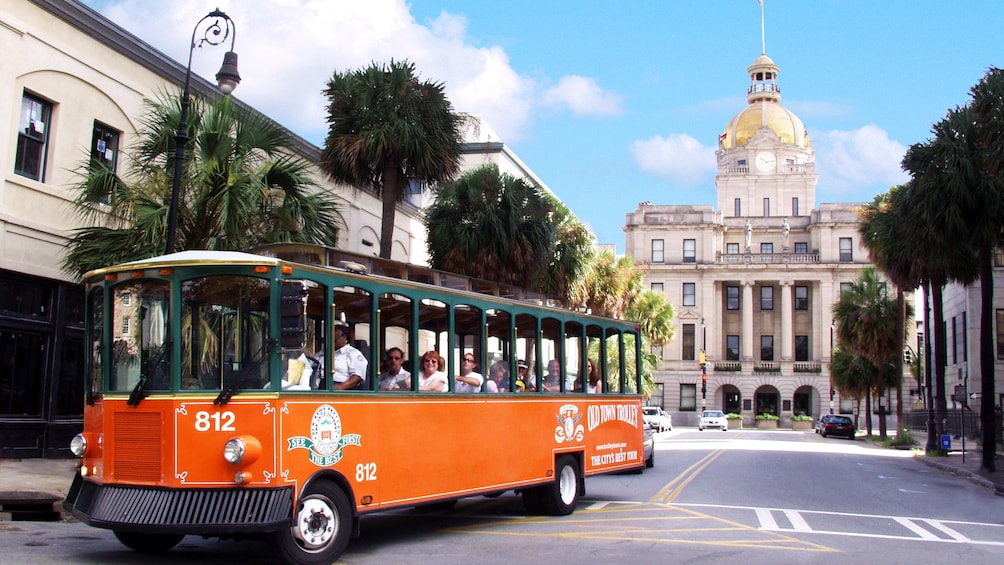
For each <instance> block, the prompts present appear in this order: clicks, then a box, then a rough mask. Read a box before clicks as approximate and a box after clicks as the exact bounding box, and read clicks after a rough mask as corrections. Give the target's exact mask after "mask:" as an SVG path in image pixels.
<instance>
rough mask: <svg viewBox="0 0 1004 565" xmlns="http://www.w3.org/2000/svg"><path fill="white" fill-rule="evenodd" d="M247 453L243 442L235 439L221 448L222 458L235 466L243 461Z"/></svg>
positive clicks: (237, 438)
mask: <svg viewBox="0 0 1004 565" xmlns="http://www.w3.org/2000/svg"><path fill="white" fill-rule="evenodd" d="M246 451H247V446H246V445H245V444H244V440H243V439H241V438H239V437H235V438H233V439H231V440H229V441H227V444H226V445H225V446H223V458H224V459H226V460H227V461H228V462H230V463H233V464H237V463H240V462H241V461H242V460H243V459H244V453H245V452H246Z"/></svg>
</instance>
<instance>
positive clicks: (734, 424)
mask: <svg viewBox="0 0 1004 565" xmlns="http://www.w3.org/2000/svg"><path fill="white" fill-rule="evenodd" d="M725 418H726V419H727V420H728V421H729V429H730V430H741V429H743V415H742V414H736V413H735V412H729V413H728V414H726V415H725Z"/></svg>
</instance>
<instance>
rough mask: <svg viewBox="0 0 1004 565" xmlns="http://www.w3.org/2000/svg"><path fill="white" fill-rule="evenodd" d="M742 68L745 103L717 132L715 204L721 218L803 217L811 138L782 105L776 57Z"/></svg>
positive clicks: (809, 191)
mask: <svg viewBox="0 0 1004 565" xmlns="http://www.w3.org/2000/svg"><path fill="white" fill-rule="evenodd" d="M746 72H747V73H749V77H750V85H749V89H748V90H747V92H746V101H747V102H748V106H746V108H744V109H743V110H742V111H741V112H739V113H738V114H736V116H735V117H733V118H732V119H731V120H730V121H729V124H728V125H727V126H726V127H725V131H724V132H723V133H722V134H721V135H720V136H718V151H717V157H718V175H717V176H716V177H715V188H716V190H717V193H718V208H719V210H721V211H722V215H723V216H724V217H747V218H749V217H770V216H783V217H796V216H806V215H808V214H809V211H810V210H812V208H813V206H815V196H816V181H817V177H816V171H815V152H814V151H813V149H812V141H811V140H810V139H809V136H808V134H807V133H806V131H805V125H804V124H803V123H802V120H800V119H798V116H796V115H795V114H794V113H792V112H791V111H790V110H788V109H787V108H785V107H784V106H781V88H780V86H779V85H778V83H777V75H778V66H777V65H775V64H774V61H773V60H771V58H770V57H768V56H767V55H766V54H761V55H760V56H759V57H758V58H757V60H756V61H754V62H753V64H752V65H750V66H749V67H748V68H747V69H746Z"/></svg>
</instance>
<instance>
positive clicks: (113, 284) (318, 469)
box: [65, 245, 651, 563]
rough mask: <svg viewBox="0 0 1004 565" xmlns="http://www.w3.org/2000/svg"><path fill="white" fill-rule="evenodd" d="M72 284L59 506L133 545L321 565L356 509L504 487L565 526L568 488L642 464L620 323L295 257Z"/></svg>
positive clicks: (234, 258)
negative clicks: (75, 390) (246, 540)
mask: <svg viewBox="0 0 1004 565" xmlns="http://www.w3.org/2000/svg"><path fill="white" fill-rule="evenodd" d="M346 258H349V259H353V261H346V260H345V259H346ZM361 263H366V264H361ZM84 283H85V285H86V297H87V314H86V317H87V340H88V343H89V355H88V365H87V371H88V378H87V379H86V380H87V391H86V406H85V411H84V431H83V433H81V434H80V435H79V436H77V437H76V438H75V439H74V441H73V445H72V449H73V451H74V453H75V454H77V455H78V456H80V457H81V467H80V472H79V474H78V475H77V476H76V477H75V479H74V482H73V486H72V488H71V491H70V493H69V495H68V497H67V501H66V503H65V504H66V507H67V508H68V509H69V510H70V511H71V512H72V513H73V515H74V516H75V517H77V518H78V519H80V520H82V521H84V522H86V523H88V524H90V525H92V526H97V527H100V528H108V529H111V530H113V531H114V532H115V535H116V536H117V537H118V538H119V540H121V541H122V542H123V543H124V544H125V545H127V546H129V547H131V548H134V549H138V550H144V551H160V550H168V549H170V548H171V547H173V546H174V545H176V544H177V543H178V542H179V541H180V540H181V539H182V538H183V537H184V536H185V535H188V534H194V535H200V536H220V537H242V536H249V537H250V536H254V537H261V535H263V534H267V535H269V536H270V539H271V540H272V544H273V545H274V547H275V548H276V550H277V551H278V553H279V554H280V555H281V556H282V557H283V559H285V560H286V561H288V562H291V563H331V562H332V561H334V560H335V559H337V558H338V556H339V555H341V553H342V552H343V551H344V550H345V548H346V546H347V544H348V542H349V538H350V536H351V534H352V533H353V532H355V531H358V526H359V519H360V517H361V516H363V515H365V514H368V513H371V512H376V511H380V510H386V509H391V508H400V507H406V506H415V505H423V504H433V503H435V504H440V505H443V504H449V503H450V502H451V501H455V500H457V499H459V498H463V497H469V496H476V495H496V494H499V493H502V492H506V491H512V492H516V493H519V494H521V496H522V498H523V501H524V504H525V506H526V508H527V511H528V512H531V513H537V514H549V515H564V514H568V513H570V512H572V511H573V510H574V508H575V505H576V502H577V500H578V498H579V496H580V495H581V494H583V492H584V478H585V477H588V476H590V475H596V474H600V473H609V472H616V471H625V470H630V469H641V468H643V466H644V465H645V464H646V463H648V464H649V465H651V459H648V461H646V459H647V458H646V456H645V455H644V451H643V424H642V419H641V396H640V394H639V391H640V390H641V377H640V363H641V361H640V360H641V344H640V336H639V334H638V329H637V327H636V326H635V325H633V324H629V323H625V322H621V321H616V320H610V319H605V318H600V317H596V316H591V315H587V314H583V313H579V312H575V311H571V310H568V309H560V308H551V307H548V306H547V305H546V302H547V300H546V298H544V297H540V296H534V295H532V294H531V293H528V292H525V291H521V290H518V289H512V288H508V287H504V286H500V285H495V284H492V283H486V282H484V281H476V280H471V279H467V278H464V277H459V276H457V275H451V274H448V273H443V272H439V271H433V270H431V269H426V268H421V267H415V266H412V265H405V264H401V263H395V262H390V261H384V260H379V259H376V258H365V259H363V258H360V257H358V256H354V257H349V256H348V255H347V254H344V253H342V252H339V251H336V250H332V249H324V248H317V247H312V246H292V245H284V246H272V247H267V248H263V249H260V250H257V251H256V252H254V253H234V252H210V251H186V252H181V253H175V254H171V255H166V256H163V257H157V258H152V259H148V260H142V261H137V262H133V263H127V264H124V265H118V266H114V267H109V268H105V269H100V270H97V271H93V272H91V273H88V274H87V275H86V277H85V280H84Z"/></svg>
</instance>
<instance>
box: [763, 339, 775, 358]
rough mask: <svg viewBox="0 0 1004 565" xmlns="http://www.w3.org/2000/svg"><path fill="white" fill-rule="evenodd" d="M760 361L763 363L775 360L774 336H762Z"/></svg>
mask: <svg viewBox="0 0 1004 565" xmlns="http://www.w3.org/2000/svg"><path fill="white" fill-rule="evenodd" d="M760 360H761V361H773V360H774V336H772V335H762V336H760Z"/></svg>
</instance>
